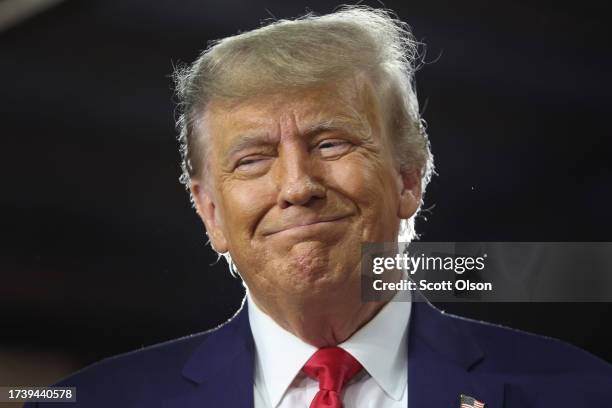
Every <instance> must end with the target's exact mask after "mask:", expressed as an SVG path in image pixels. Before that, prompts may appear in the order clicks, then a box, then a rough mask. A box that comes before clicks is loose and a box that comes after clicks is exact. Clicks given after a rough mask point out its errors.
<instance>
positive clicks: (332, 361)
mask: <svg viewBox="0 0 612 408" xmlns="http://www.w3.org/2000/svg"><path fill="white" fill-rule="evenodd" d="M361 368H362V367H361V364H359V361H357V360H356V359H355V358H354V357H353V356H351V355H350V354H349V353H347V352H346V351H344V350H343V349H341V348H340V347H326V348H322V349H319V350H318V351H317V352H316V353H314V354H313V355H312V357H310V359H309V360H308V361H307V362H306V364H304V368H303V369H302V370H303V371H304V372H305V373H306V375H308V376H309V377H310V378H312V379H315V380H317V381H318V382H319V392H318V393H317V395H316V396H315V398H314V400H313V401H312V404H311V405H310V407H311V408H319V407H321V408H322V407H333V408H340V407H342V403H341V400H340V396H339V394H340V393H341V391H342V387H344V385H346V383H348V382H349V381H350V380H351V378H353V377H354V376H355V375H356V374H357V373H358V372H359V371H360V370H361Z"/></svg>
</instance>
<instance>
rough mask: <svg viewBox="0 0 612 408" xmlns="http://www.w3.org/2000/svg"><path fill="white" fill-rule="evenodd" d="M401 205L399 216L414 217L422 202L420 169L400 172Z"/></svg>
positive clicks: (403, 217)
mask: <svg viewBox="0 0 612 408" xmlns="http://www.w3.org/2000/svg"><path fill="white" fill-rule="evenodd" d="M398 176H399V177H398V187H399V192H400V196H399V206H398V209H397V216H398V217H399V218H402V219H408V218H410V217H412V216H413V215H414V214H415V213H416V211H417V210H418V209H419V205H420V204H421V194H422V189H421V172H420V171H419V170H418V169H408V170H400V171H399V172H398Z"/></svg>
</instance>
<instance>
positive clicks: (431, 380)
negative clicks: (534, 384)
mask: <svg viewBox="0 0 612 408" xmlns="http://www.w3.org/2000/svg"><path fill="white" fill-rule="evenodd" d="M485 358H486V356H485V355H484V353H483V351H482V350H481V349H480V347H479V346H478V343H477V341H476V339H475V338H474V337H473V336H472V334H471V333H470V332H469V331H468V330H467V328H466V327H464V325H463V324H461V320H460V319H457V318H452V317H449V316H446V315H444V313H443V312H440V311H439V310H437V309H436V308H434V307H433V306H432V305H431V304H430V303H428V302H427V301H426V300H424V299H419V300H418V301H416V302H414V303H413V309H412V315H411V318H410V331H409V338H408V407H409V408H429V407H431V408H434V407H435V408H442V407H449V408H451V407H457V408H458V407H459V405H460V403H459V396H460V395H461V394H466V395H469V396H471V397H474V398H476V399H477V400H480V401H482V402H484V403H485V408H502V407H503V399H504V384H503V382H502V381H499V380H496V379H495V378H492V377H491V376H486V375H483V374H481V373H479V372H478V369H477V368H478V366H479V365H480V364H481V363H482V362H483V360H484V359H485Z"/></svg>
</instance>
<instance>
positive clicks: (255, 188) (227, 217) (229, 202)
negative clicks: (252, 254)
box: [221, 181, 274, 250]
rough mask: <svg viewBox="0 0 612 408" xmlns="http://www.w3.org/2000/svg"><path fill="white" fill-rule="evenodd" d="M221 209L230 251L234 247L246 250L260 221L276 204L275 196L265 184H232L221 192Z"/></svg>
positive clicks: (246, 182)
mask: <svg viewBox="0 0 612 408" xmlns="http://www.w3.org/2000/svg"><path fill="white" fill-rule="evenodd" d="M221 197H222V201H221V208H224V209H225V210H224V212H223V214H222V217H223V221H224V230H225V234H226V236H227V237H228V241H229V244H230V250H231V248H232V247H234V246H240V247H241V249H244V247H245V246H246V243H247V242H248V241H249V240H250V239H251V237H252V236H253V232H254V231H255V228H256V227H257V224H258V222H259V220H260V219H261V218H262V217H263V215H264V214H265V212H266V211H267V209H268V208H269V207H270V206H271V205H273V204H274V197H273V194H271V193H270V188H269V187H268V186H267V185H266V183H265V182H261V181H238V182H230V183H228V184H227V185H225V186H224V188H223V190H222V192H221Z"/></svg>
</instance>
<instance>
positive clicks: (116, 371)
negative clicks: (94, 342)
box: [25, 322, 230, 408]
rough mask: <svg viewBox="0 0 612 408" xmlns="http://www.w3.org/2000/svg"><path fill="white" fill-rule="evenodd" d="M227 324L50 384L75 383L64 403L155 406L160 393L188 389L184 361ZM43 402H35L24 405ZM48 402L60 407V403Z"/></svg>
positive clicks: (101, 363) (102, 362) (119, 357)
mask: <svg viewBox="0 0 612 408" xmlns="http://www.w3.org/2000/svg"><path fill="white" fill-rule="evenodd" d="M229 325H230V322H227V323H225V324H223V325H221V326H219V327H216V328H214V329H211V330H208V331H205V332H201V333H196V334H192V335H188V336H185V337H181V338H178V339H174V340H170V341H166V342H163V343H159V344H155V345H152V346H148V347H143V348H141V349H138V350H134V351H130V352H127V353H123V354H119V355H116V356H112V357H108V358H105V359H103V360H100V361H98V362H96V363H94V364H91V365H89V366H87V367H85V368H83V369H81V370H79V371H77V372H75V373H73V374H71V375H70V376H68V377H66V378H64V379H63V380H61V381H59V382H58V383H56V384H54V386H56V387H76V396H77V397H76V399H77V403H76V404H74V403H67V404H66V406H67V407H68V406H69V407H73V408H75V407H79V406H83V407H85V406H86V407H88V408H97V407H100V408H102V407H105V408H106V407H109V406H126V407H128V406H148V407H156V406H157V404H158V403H159V401H161V400H162V399H163V398H164V397H166V396H169V395H173V394H175V393H180V392H182V391H184V390H186V389H188V387H189V385H190V383H189V382H188V381H185V379H184V378H183V376H182V371H183V368H184V366H185V364H186V362H187V361H188V360H189V358H190V356H191V355H192V354H193V353H194V352H195V350H196V349H198V348H199V347H200V346H201V345H202V344H203V343H205V342H206V341H208V340H209V339H211V338H213V337H215V335H216V334H217V333H218V332H220V331H222V330H225V329H226V327H227V326H229ZM143 403H145V405H142V404H143ZM46 406H47V405H46V404H42V403H39V404H38V405H36V404H31V405H26V406H25V408H28V407H40V408H42V407H46ZM49 406H50V407H56V408H60V407H62V406H63V404H58V403H53V404H50V405H49Z"/></svg>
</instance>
